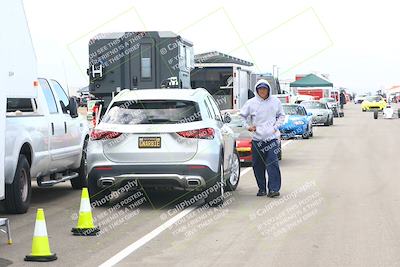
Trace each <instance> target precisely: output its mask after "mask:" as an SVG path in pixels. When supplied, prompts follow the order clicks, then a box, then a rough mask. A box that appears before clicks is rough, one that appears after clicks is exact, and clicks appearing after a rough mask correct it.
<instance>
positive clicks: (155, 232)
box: [99, 140, 293, 267]
mask: <svg viewBox="0 0 400 267" xmlns="http://www.w3.org/2000/svg"><path fill="white" fill-rule="evenodd" d="M291 142H293V140H289V141H287V142H285V143H284V144H282V147H285V146H287V145H288V144H290V143H291ZM252 169H253V168H252V167H248V168H246V169H244V170H243V171H242V172H241V174H240V176H243V175H245V174H246V173H248V172H249V171H250V170H252ZM196 208H197V207H189V208H187V209H185V210H183V211H181V212H180V213H178V214H177V215H175V216H174V217H172V218H171V219H169V220H168V221H166V222H165V223H163V224H162V225H160V226H158V227H157V228H156V229H154V230H153V231H151V232H150V233H148V234H147V235H145V236H143V237H142V238H140V239H139V240H137V241H135V242H133V243H132V244H130V245H129V246H127V247H126V248H124V249H123V250H121V251H120V252H118V253H117V254H115V255H114V256H112V257H111V258H110V259H108V260H107V261H106V262H104V263H103V264H101V265H100V266H99V267H110V266H114V265H115V264H117V263H118V262H120V261H122V260H123V259H125V258H126V257H128V256H129V255H130V254H132V253H133V252H134V251H136V250H137V249H139V248H140V247H142V246H143V245H145V244H146V243H147V242H149V241H151V240H152V239H153V238H155V237H156V236H158V235H159V234H161V233H162V232H164V231H165V230H167V229H168V228H169V227H170V226H171V225H173V224H174V223H176V222H177V221H179V220H180V219H182V218H183V217H185V216H186V215H188V214H189V213H190V212H192V211H193V210H195V209H196Z"/></svg>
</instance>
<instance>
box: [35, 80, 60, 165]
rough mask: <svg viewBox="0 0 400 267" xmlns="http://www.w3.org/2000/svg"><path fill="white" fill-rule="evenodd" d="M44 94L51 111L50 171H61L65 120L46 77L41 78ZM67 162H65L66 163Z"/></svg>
mask: <svg viewBox="0 0 400 267" xmlns="http://www.w3.org/2000/svg"><path fill="white" fill-rule="evenodd" d="M39 83H40V86H41V88H42V91H43V95H44V97H45V100H46V104H47V108H48V111H49V116H48V117H49V120H48V121H49V144H48V147H49V153H50V171H51V172H56V171H59V170H60V168H61V167H62V166H63V152H64V151H63V149H64V142H65V141H64V140H65V126H64V123H65V120H64V118H63V117H64V115H63V114H62V111H61V113H60V110H59V106H58V105H57V102H56V97H55V95H54V93H53V90H52V89H51V87H50V84H49V82H48V81H47V80H46V79H39ZM64 164H65V163H64Z"/></svg>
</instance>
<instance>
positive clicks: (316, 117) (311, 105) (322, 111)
mask: <svg viewBox="0 0 400 267" xmlns="http://www.w3.org/2000/svg"><path fill="white" fill-rule="evenodd" d="M300 105H302V106H303V107H305V108H306V111H307V113H308V114H311V115H312V116H313V118H312V124H324V125H325V126H330V125H333V112H332V110H331V109H330V108H329V107H328V105H327V104H326V103H321V102H319V101H316V100H311V101H303V102H301V104H300Z"/></svg>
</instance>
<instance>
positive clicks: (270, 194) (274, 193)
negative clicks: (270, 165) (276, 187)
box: [267, 191, 281, 197]
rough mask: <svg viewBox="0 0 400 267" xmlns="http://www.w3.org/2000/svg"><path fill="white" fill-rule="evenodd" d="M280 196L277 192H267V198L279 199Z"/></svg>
mask: <svg viewBox="0 0 400 267" xmlns="http://www.w3.org/2000/svg"><path fill="white" fill-rule="evenodd" d="M280 195H281V194H279V192H274V191H269V193H268V195H267V197H279V196H280Z"/></svg>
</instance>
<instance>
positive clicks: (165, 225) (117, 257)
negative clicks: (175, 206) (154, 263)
mask: <svg viewBox="0 0 400 267" xmlns="http://www.w3.org/2000/svg"><path fill="white" fill-rule="evenodd" d="M194 209H196V207H189V208H187V209H185V210H183V211H181V212H180V213H178V214H177V215H176V216H174V217H172V218H171V219H169V220H168V221H166V222H165V223H163V224H162V225H160V226H159V227H157V228H156V229H154V230H153V231H151V232H150V233H148V234H147V235H145V236H143V237H142V238H140V239H139V240H137V241H136V242H134V243H132V244H130V245H129V246H127V247H126V248H124V249H123V250H121V251H120V252H118V253H117V254H116V255H114V256H113V257H111V258H110V259H109V260H107V261H106V262H104V263H103V264H101V265H100V267H108V266H114V265H115V264H117V263H118V262H120V261H121V260H123V259H124V258H126V257H128V256H129V254H131V253H132V252H134V251H135V250H137V249H138V248H140V247H141V246H143V245H145V244H146V243H147V242H149V241H150V240H152V239H153V238H155V237H156V236H158V235H159V234H161V233H162V232H164V231H165V230H166V229H168V227H170V226H171V225H173V224H174V223H176V222H177V221H179V220H180V219H182V218H183V217H185V216H186V215H188V214H189V213H190V212H192V211H193V210H194Z"/></svg>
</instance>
